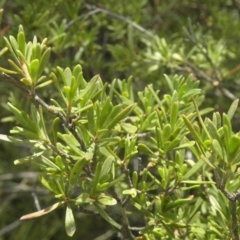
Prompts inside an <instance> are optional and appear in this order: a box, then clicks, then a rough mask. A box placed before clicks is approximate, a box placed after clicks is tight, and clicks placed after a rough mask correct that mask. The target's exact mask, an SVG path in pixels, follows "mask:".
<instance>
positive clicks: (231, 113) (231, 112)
mask: <svg viewBox="0 0 240 240" xmlns="http://www.w3.org/2000/svg"><path fill="white" fill-rule="evenodd" d="M238 102H239V99H236V100H234V101H233V103H232V104H231V106H230V108H229V110H228V112H227V116H228V117H229V119H230V120H231V119H232V117H233V116H234V113H235V112H236V110H237V107H238Z"/></svg>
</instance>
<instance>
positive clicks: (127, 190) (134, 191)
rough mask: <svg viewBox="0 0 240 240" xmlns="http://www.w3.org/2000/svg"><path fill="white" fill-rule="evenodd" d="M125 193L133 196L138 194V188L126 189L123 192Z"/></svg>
mask: <svg viewBox="0 0 240 240" xmlns="http://www.w3.org/2000/svg"><path fill="white" fill-rule="evenodd" d="M122 194H123V195H131V196H132V197H133V198H135V197H136V196H137V190H136V188H131V189H126V190H124V191H123V192H122Z"/></svg>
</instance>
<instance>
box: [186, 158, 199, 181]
mask: <svg viewBox="0 0 240 240" xmlns="http://www.w3.org/2000/svg"><path fill="white" fill-rule="evenodd" d="M203 165H204V162H203V161H198V162H197V163H195V164H194V165H193V167H191V169H190V170H189V171H188V172H187V173H186V174H185V175H184V176H183V177H182V180H187V179H189V178H190V177H191V176H193V175H194V174H195V173H197V172H198V170H199V169H200V168H201V167H202V166H203Z"/></svg>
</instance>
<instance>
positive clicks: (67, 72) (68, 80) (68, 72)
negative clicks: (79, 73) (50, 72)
mask: <svg viewBox="0 0 240 240" xmlns="http://www.w3.org/2000/svg"><path fill="white" fill-rule="evenodd" d="M64 76H65V79H66V86H68V87H70V86H71V82H72V72H71V69H70V68H68V67H67V68H66V69H65V70H64Z"/></svg>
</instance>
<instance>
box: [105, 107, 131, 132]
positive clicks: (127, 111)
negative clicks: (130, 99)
mask: <svg viewBox="0 0 240 240" xmlns="http://www.w3.org/2000/svg"><path fill="white" fill-rule="evenodd" d="M135 106H136V104H131V105H129V106H127V107H126V108H125V109H123V110H122V111H121V112H120V113H118V114H117V115H116V116H115V117H113V119H112V120H111V121H110V122H109V123H108V124H107V126H106V128H107V129H111V128H113V127H114V126H115V125H116V124H117V123H119V122H120V121H121V120H123V119H124V118H126V117H127V116H128V115H129V114H130V112H131V111H132V110H133V108H134V107H135Z"/></svg>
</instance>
